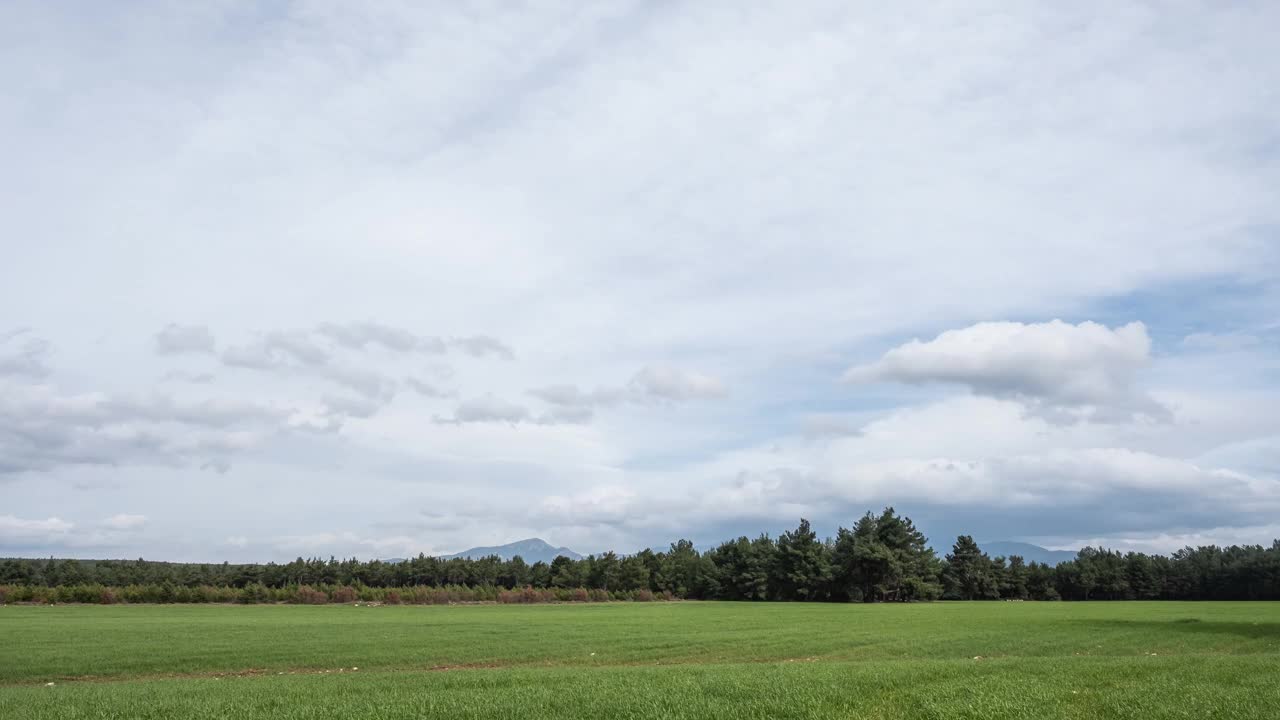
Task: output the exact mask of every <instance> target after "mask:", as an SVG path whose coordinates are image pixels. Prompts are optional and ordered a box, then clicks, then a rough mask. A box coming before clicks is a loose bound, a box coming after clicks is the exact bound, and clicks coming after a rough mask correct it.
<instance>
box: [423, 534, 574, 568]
mask: <svg viewBox="0 0 1280 720" xmlns="http://www.w3.org/2000/svg"><path fill="white" fill-rule="evenodd" d="M490 555H497V556H498V557H500V558H502V559H503V560H510V559H511V558H513V557H515V556H517V555H519V556H520V558H521V559H522V560H524V561H525V562H527V563H529V564H533V563H536V562H545V563H550V562H551V561H552V560H555V559H556V558H557V557H559V556H561V555H563V556H565V557H567V558H569V559H570V560H581V559H582V558H583V557H584V556H583V555H581V554H579V553H576V552H574V551H573V550H570V549H569V548H567V547H555V546H553V545H552V544H551V543H549V542H547V541H546V540H543V539H542V538H536V537H535V538H525V539H524V540H516V541H515V542H509V543H507V544H505V545H487V546H480V547H473V548H468V549H466V550H463V551H461V552H456V553H453V554H452V555H441V556H440V557H441V559H442V560H452V559H453V558H470V559H472V560H476V559H479V558H483V557H489V556H490Z"/></svg>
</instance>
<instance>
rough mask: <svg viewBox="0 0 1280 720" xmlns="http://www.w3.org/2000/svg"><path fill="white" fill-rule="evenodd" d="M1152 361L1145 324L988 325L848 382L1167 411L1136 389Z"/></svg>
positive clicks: (852, 372)
mask: <svg viewBox="0 0 1280 720" xmlns="http://www.w3.org/2000/svg"><path fill="white" fill-rule="evenodd" d="M1150 362H1151V338H1150V337H1149V336H1148V335H1147V329H1146V326H1144V325H1143V324H1142V323H1140V322H1133V323H1129V324H1128V325H1124V326H1121V327H1117V328H1114V329H1112V328H1108V327H1106V326H1104V325H1100V324H1098V323H1094V322H1082V323H1079V324H1077V325H1072V324H1070V323H1064V322H1062V321H1060V320H1054V321H1051V322H1047V323H1033V324H1024V323H1016V322H984V323H978V324H976V325H972V326H969V327H966V328H962V329H959V330H948V331H946V332H944V333H942V334H941V335H938V337H936V338H934V339H933V340H930V341H928V342H921V341H920V340H912V341H911V342H909V343H906V344H905V345H900V346H898V347H896V348H893V349H892V350H890V351H888V352H886V353H885V354H884V356H883V357H881V358H880V359H879V360H878V361H876V362H874V363H871V364H869V365H860V366H856V367H853V368H850V369H849V370H847V371H846V372H845V374H844V380H845V382H849V383H867V382H900V383H908V384H925V383H951V384H957V385H962V386H965V387H968V388H969V389H970V390H971V391H973V392H974V393H977V394H979V395H987V396H990V397H996V398H1014V399H1018V400H1021V401H1025V402H1028V403H1030V404H1032V405H1034V406H1036V407H1039V408H1042V409H1046V410H1050V411H1053V410H1057V411H1067V413H1068V414H1069V415H1070V416H1077V414H1076V411H1080V410H1085V411H1087V415H1088V416H1090V417H1099V416H1101V415H1103V414H1104V412H1105V411H1112V412H1121V413H1125V412H1128V413H1132V412H1135V411H1138V412H1142V413H1145V414H1148V415H1151V416H1156V417H1161V418H1163V417H1165V416H1166V415H1167V411H1165V410H1164V409H1163V408H1161V407H1160V406H1159V405H1158V404H1157V403H1156V402H1155V401H1153V400H1152V399H1150V398H1149V397H1147V396H1146V395H1145V394H1143V393H1142V392H1141V391H1140V390H1139V389H1138V388H1137V386H1136V376H1137V374H1138V372H1139V371H1141V370H1142V369H1143V368H1145V367H1147V366H1148V365H1149V364H1150Z"/></svg>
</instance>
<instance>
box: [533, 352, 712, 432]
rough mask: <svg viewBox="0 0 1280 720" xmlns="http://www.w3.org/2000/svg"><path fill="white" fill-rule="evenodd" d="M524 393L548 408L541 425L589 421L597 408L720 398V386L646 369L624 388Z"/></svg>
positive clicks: (704, 378)
mask: <svg viewBox="0 0 1280 720" xmlns="http://www.w3.org/2000/svg"><path fill="white" fill-rule="evenodd" d="M528 394H529V395H531V396H533V397H536V398H538V399H539V400H542V401H543V402H545V403H547V404H548V405H550V406H552V407H551V409H550V410H549V411H547V412H545V413H543V414H542V415H539V416H538V419H537V421H538V422H540V423H542V424H545V425H557V424H582V423H586V422H589V421H590V420H591V418H592V417H593V416H594V414H595V411H596V410H597V409H599V408H607V407H614V406H617V405H619V404H622V403H624V402H630V403H641V404H643V403H648V402H652V401H655V400H656V401H661V402H686V401H690V400H699V399H710V398H718V397H722V396H723V395H724V394H725V389H724V385H723V384H722V383H721V382H720V381H719V380H717V379H716V378H713V377H711V376H709V375H703V374H701V373H697V372H692V371H687V370H680V369H676V368H671V367H666V366H648V367H645V368H643V369H641V370H640V371H639V372H638V373H636V374H635V376H634V377H632V379H631V382H630V383H629V384H628V385H627V386H625V387H597V388H596V389H594V390H582V389H581V388H579V387H578V386H577V385H572V384H557V385H546V386H543V387H537V388H533V389H531V390H529V391H528Z"/></svg>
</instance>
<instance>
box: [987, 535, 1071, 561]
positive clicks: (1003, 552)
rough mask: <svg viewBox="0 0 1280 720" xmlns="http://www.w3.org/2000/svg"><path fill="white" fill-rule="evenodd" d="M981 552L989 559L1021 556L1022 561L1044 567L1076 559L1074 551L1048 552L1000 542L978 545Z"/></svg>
mask: <svg viewBox="0 0 1280 720" xmlns="http://www.w3.org/2000/svg"><path fill="white" fill-rule="evenodd" d="M978 546H979V547H981V548H982V551H983V552H985V553H986V554H988V555H990V556H991V557H997V556H1004V557H1009V556H1010V555H1021V556H1022V559H1023V560H1026V561H1027V562H1038V563H1044V564H1045V565H1057V564H1058V563H1060V562H1066V561H1067V560H1075V559H1076V551H1075V550H1048V549H1046V548H1042V547H1040V546H1039V545H1032V544H1031V543H1024V542H1012V541H1008V540H1001V541H997V542H986V543H978Z"/></svg>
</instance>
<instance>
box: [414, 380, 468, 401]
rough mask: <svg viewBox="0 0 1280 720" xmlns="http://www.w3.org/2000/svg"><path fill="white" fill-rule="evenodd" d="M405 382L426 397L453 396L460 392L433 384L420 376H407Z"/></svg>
mask: <svg viewBox="0 0 1280 720" xmlns="http://www.w3.org/2000/svg"><path fill="white" fill-rule="evenodd" d="M404 384H405V387H408V388H409V389H410V390H413V391H414V392H416V393H418V394H419V395H422V396H424V397H429V398H451V397H456V396H457V394H458V393H457V392H456V391H454V390H446V389H444V388H440V387H437V386H435V385H432V384H431V383H429V382H425V381H423V380H419V379H418V378H415V377H407V378H405V379H404Z"/></svg>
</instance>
